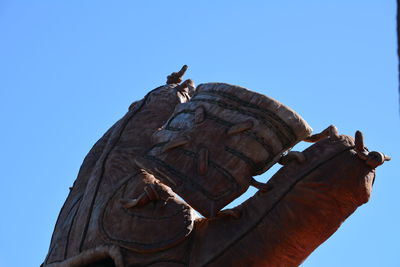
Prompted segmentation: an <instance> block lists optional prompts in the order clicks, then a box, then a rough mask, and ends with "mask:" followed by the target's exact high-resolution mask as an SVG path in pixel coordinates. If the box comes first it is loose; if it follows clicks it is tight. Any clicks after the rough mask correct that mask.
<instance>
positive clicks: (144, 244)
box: [100, 172, 189, 246]
mask: <svg viewBox="0 0 400 267" xmlns="http://www.w3.org/2000/svg"><path fill="white" fill-rule="evenodd" d="M140 173H141V172H137V173H135V174H134V175H131V176H129V177H128V178H127V179H126V181H124V182H122V183H121V185H119V186H118V187H117V189H116V190H115V191H114V192H113V194H112V195H111V196H110V198H109V199H108V200H107V202H106V204H105V207H107V206H108V205H109V203H110V201H111V200H112V199H113V198H114V197H115V195H116V194H117V193H118V192H119V191H120V189H121V187H123V186H124V185H126V184H127V183H128V182H129V180H130V179H132V178H134V177H136V176H137V175H139V174H140ZM188 209H189V207H183V208H182V210H180V211H178V212H176V213H174V214H173V215H171V216H164V219H168V218H172V217H174V216H176V215H177V214H179V213H181V212H182V213H185V211H187V210H188ZM105 213H106V208H104V209H103V211H102V214H101V218H102V219H101V221H100V227H101V230H102V232H103V234H104V235H105V236H106V237H107V238H108V239H109V240H111V241H113V242H115V243H126V244H137V245H142V246H151V245H153V246H154V245H157V244H162V243H166V242H170V241H174V240H175V241H177V240H179V239H181V238H183V237H181V235H182V233H184V232H186V231H185V230H182V231H181V232H179V233H178V234H176V235H175V236H174V237H172V238H170V239H166V240H163V241H159V242H154V243H150V244H146V243H140V242H138V241H128V240H122V239H115V238H112V237H111V236H110V234H109V233H108V232H107V231H106V229H105V227H104V223H103V222H104V217H105ZM125 214H127V215H130V216H132V215H131V214H129V213H127V212H125ZM136 217H141V216H136ZM142 218H144V217H142ZM149 218H150V217H149ZM159 218H161V217H159ZM154 220H157V219H154Z"/></svg>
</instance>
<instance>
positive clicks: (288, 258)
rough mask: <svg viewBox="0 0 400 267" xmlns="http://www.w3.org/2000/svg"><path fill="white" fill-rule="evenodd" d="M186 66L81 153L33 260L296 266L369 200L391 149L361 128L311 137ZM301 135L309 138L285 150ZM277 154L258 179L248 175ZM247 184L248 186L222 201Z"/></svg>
mask: <svg viewBox="0 0 400 267" xmlns="http://www.w3.org/2000/svg"><path fill="white" fill-rule="evenodd" d="M186 70H187V66H186V65H185V66H184V67H183V68H182V69H181V70H180V71H179V72H174V73H172V74H171V75H169V76H168V78H167V84H166V85H163V86H160V87H158V88H156V89H154V90H152V91H150V92H149V93H148V94H147V95H146V96H145V97H144V99H142V100H140V101H137V102H134V103H133V104H132V105H131V106H130V107H129V111H128V112H127V113H126V114H125V116H124V117H123V118H121V119H120V120H119V121H118V122H116V123H115V124H114V125H113V126H112V127H111V128H110V129H109V130H108V131H107V132H106V133H105V134H104V136H103V137H102V138H100V140H99V141H97V143H96V144H95V145H94V146H93V148H92V149H91V150H90V151H89V153H88V155H87V156H86V157H85V159H84V162H83V164H82V166H81V169H80V171H79V174H78V177H77V179H76V181H75V182H74V185H73V187H72V188H71V191H70V193H69V195H68V197H67V200H66V201H65V203H64V206H63V207H62V209H61V211H60V214H59V217H58V219H57V222H56V225H55V229H54V233H53V236H52V240H51V244H50V248H49V252H48V255H47V257H46V259H45V261H44V263H43V264H42V266H46V267H61V266H91V267H94V266H96V267H100V266H118V267H121V266H154V267H156V266H167V267H168V266H171V267H172V266H298V265H299V264H300V263H301V262H303V261H304V259H305V258H306V257H307V256H308V255H309V254H310V253H311V252H312V251H313V250H314V249H315V248H317V247H318V246H319V245H320V244H321V243H323V242H324V241H325V240H326V239H327V238H329V236H331V235H332V234H333V233H334V232H335V231H336V230H337V228H338V227H339V226H340V225H341V223H342V222H343V221H344V220H345V219H346V218H347V217H348V216H349V215H350V214H351V213H353V212H354V211H355V209H356V208H357V207H358V206H360V205H362V204H363V203H366V202H367V201H368V200H369V197H370V193H371V190H372V184H373V181H374V179H375V168H376V167H377V166H379V165H381V164H382V163H383V162H384V161H386V160H390V158H389V157H388V156H386V155H384V154H382V153H380V152H375V151H373V152H369V151H368V149H367V148H366V147H365V146H364V141H363V136H362V134H361V132H359V131H358V132H356V134H355V138H353V137H350V136H346V135H339V133H338V131H337V129H336V127H335V126H329V127H328V128H327V129H326V130H324V131H323V132H321V133H319V134H314V135H311V131H312V130H311V128H310V127H309V126H308V124H307V123H306V122H305V121H304V120H303V119H302V118H301V117H300V115H298V114H297V113H296V112H295V111H293V110H291V109H290V108H289V107H287V106H285V105H283V104H282V103H280V102H278V101H276V100H274V99H272V98H269V97H267V96H264V95H261V94H258V93H255V92H252V91H249V90H247V89H245V88H242V87H239V86H234V85H229V84H224V83H206V84H201V85H199V86H197V88H195V86H194V83H193V81H192V80H186V81H184V82H182V77H183V75H184V73H185V71H186ZM300 141H307V142H312V143H314V144H313V145H311V146H310V147H309V148H307V149H306V150H304V151H303V152H296V151H290V152H288V151H289V150H290V149H291V148H292V147H293V146H294V145H296V144H297V143H298V142H300ZM276 163H280V164H282V165H283V167H282V168H281V169H280V170H279V171H278V172H277V173H276V174H275V175H273V177H272V178H271V179H270V180H269V181H268V182H267V183H261V182H258V181H256V180H255V179H254V178H253V176H255V175H258V174H262V173H264V172H265V171H266V170H268V169H269V168H270V167H271V166H272V165H274V164H276ZM249 186H254V187H256V188H258V189H259V191H258V192H257V193H256V194H255V195H254V196H253V197H251V198H249V199H248V200H247V201H245V202H244V203H242V204H241V205H239V206H237V207H235V208H233V209H228V210H222V209H223V207H225V206H226V205H227V204H229V203H230V202H232V201H233V200H234V199H236V198H237V197H239V196H240V195H242V194H243V193H244V192H245V191H246V190H247V188H248V187H249ZM194 210H196V211H198V212H199V213H201V214H202V215H203V216H204V217H201V218H200V217H198V216H197V215H196V213H195V212H194Z"/></svg>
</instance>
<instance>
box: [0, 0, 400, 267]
mask: <svg viewBox="0 0 400 267" xmlns="http://www.w3.org/2000/svg"><path fill="white" fill-rule="evenodd" d="M183 64H188V65H189V67H190V68H189V70H188V72H187V75H186V77H187V78H192V79H194V81H195V82H196V83H197V84H199V83H203V82H214V81H219V82H227V83H232V84H237V85H241V86H244V87H247V88H250V89H252V90H255V91H258V92H261V93H263V94H266V95H269V96H271V97H274V98H276V99H278V100H280V101H281V102H283V103H285V104H286V105H288V106H290V107H292V108H293V109H295V110H296V111H297V112H298V113H300V114H301V115H302V116H303V117H304V118H305V119H306V120H307V121H308V122H309V124H310V125H311V126H312V127H313V128H314V130H315V131H316V132H317V131H320V130H322V129H324V128H325V127H326V126H328V125H329V124H335V125H336V126H337V127H338V128H339V131H340V132H341V133H343V134H349V135H353V134H354V132H355V131H356V130H358V129H359V130H362V131H363V132H364V135H365V140H366V145H367V146H369V148H370V149H373V150H379V151H383V152H385V153H387V154H389V155H391V156H392V157H393V160H392V161H391V162H388V163H385V165H384V166H381V167H380V168H379V169H378V171H377V180H376V182H375V187H374V192H373V195H372V198H371V200H370V202H369V203H368V204H366V205H364V206H362V207H361V208H359V209H358V210H357V211H356V212H355V214H353V216H352V217H350V218H349V219H348V220H347V221H346V222H345V223H344V224H343V225H342V227H341V228H340V230H339V231H338V232H337V233H336V234H335V235H334V236H332V237H331V238H330V239H329V240H328V241H327V242H326V243H324V244H323V245H322V246H320V247H319V248H318V249H317V250H316V251H315V252H314V254H312V255H311V256H310V257H309V258H308V259H307V260H306V261H305V262H304V264H303V265H302V266H304V267H321V266H323V267H330V266H335V267H336V266H345V267H346V266H364V267H366V266H371V267H372V266H385V267H387V266H390V267H391V266H400V258H399V251H400V245H399V240H400V230H399V226H400V212H399V193H398V190H399V188H400V177H399V172H400V168H399V162H400V161H399V156H400V153H399V152H398V149H399V148H400V146H399V141H398V139H399V136H400V135H399V132H400V131H399V130H400V128H399V112H398V103H397V102H398V96H397V59H396V35H395V1H394V0H385V1H382V0H374V1H373V0H354V1H345V0H338V1H316V0H315V1H314V0H309V1H295V0H293V1H172V0H171V1H54V0H51V1H50V0H49V1H44V0H42V1H41V0H37V1H19V0H8V1H7V0H0V100H1V105H0V119H1V124H0V128H1V138H0V147H1V153H0V164H1V175H0V177H1V180H0V210H1V220H0V240H1V242H0V266H1V267H3V266H7V267H10V266H11V267H14V266H15V267H25V266H39V264H40V263H41V262H42V260H43V259H44V257H45V255H46V253H47V249H48V246H49V242H50V237H51V233H52V231H53V227H54V224H55V221H56V217H57V215H58V212H59V210H60V208H61V206H62V204H63V202H64V200H65V198H66V196H67V193H68V187H69V186H71V184H72V183H73V181H74V180H75V177H76V174H77V172H78V169H79V167H80V164H81V162H82V160H83V157H84V156H85V155H86V153H87V152H88V151H89V149H90V148H91V146H92V145H93V144H94V142H95V141H96V140H97V139H98V138H99V137H100V136H101V135H102V134H103V133H104V132H105V131H106V130H107V128H108V127H109V126H111V125H112V124H113V123H114V122H115V121H116V120H117V119H119V118H120V117H121V116H122V115H123V114H124V113H125V112H126V110H127V108H128V106H129V104H130V103H131V102H132V101H134V100H138V99H141V98H142V97H143V96H144V95H145V94H146V92H148V91H149V90H151V89H152V88H154V87H157V86H159V85H161V84H163V83H164V82H165V77H166V75H167V74H169V73H170V72H172V71H176V70H178V69H179V68H180V67H181V65H183ZM306 146H307V144H302V145H300V146H299V147H298V149H304V148H305V147H306ZM275 171H276V169H275ZM270 175H271V172H268V173H267V174H264V175H262V176H261V177H258V178H259V179H260V180H262V181H266V180H267V179H268V177H270ZM252 193H254V191H250V192H248V193H246V194H245V195H244V197H242V198H241V199H240V201H243V200H244V199H245V198H247V197H249V196H250V195H251V194H252Z"/></svg>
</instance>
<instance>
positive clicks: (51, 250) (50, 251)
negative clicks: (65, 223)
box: [44, 195, 82, 263]
mask: <svg viewBox="0 0 400 267" xmlns="http://www.w3.org/2000/svg"><path fill="white" fill-rule="evenodd" d="M81 199H82V195H81V196H79V197H78V199H77V200H76V201H75V202H74V203H73V204H72V206H71V208H70V209H69V211H68V212H67V214H66V216H65V217H66V218H68V216H69V214H70V213H71V211H72V210H73V208H74V207H75V206H76V204H77V203H78V202H79V201H80V200H81ZM65 203H67V201H65ZM63 208H64V206H63ZM77 210H78V209H77ZM61 212H62V211H61ZM61 212H60V214H61ZM75 215H76V212H75V214H74V216H73V218H72V220H71V224H72V222H73V221H74V219H75ZM57 225H58V220H57V222H56V226H57ZM71 227H72V226H71V225H70V228H69V230H68V234H67V243H66V245H65V249H64V256H63V258H64V259H65V251H66V250H67V248H68V239H69V234H70V231H71ZM53 241H54V240H53V236H52V238H51V242H50V244H52V246H51V248H50V249H49V253H48V254H47V257H46V259H45V261H44V262H45V263H48V258H49V256H50V255H51V253H52V252H53V250H54V247H55V244H53ZM53 262H56V261H52V262H51V263H53Z"/></svg>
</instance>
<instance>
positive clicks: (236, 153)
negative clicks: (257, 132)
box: [225, 146, 257, 171]
mask: <svg viewBox="0 0 400 267" xmlns="http://www.w3.org/2000/svg"><path fill="white" fill-rule="evenodd" d="M225 151H226V152H229V153H230V154H232V155H234V156H235V157H237V158H239V159H241V160H242V161H244V162H245V163H247V164H248V165H250V167H251V168H252V171H255V170H257V164H256V163H255V162H254V161H253V160H252V159H251V158H249V157H248V156H246V155H245V154H243V153H242V152H240V151H238V150H235V149H233V148H230V147H228V146H225Z"/></svg>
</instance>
